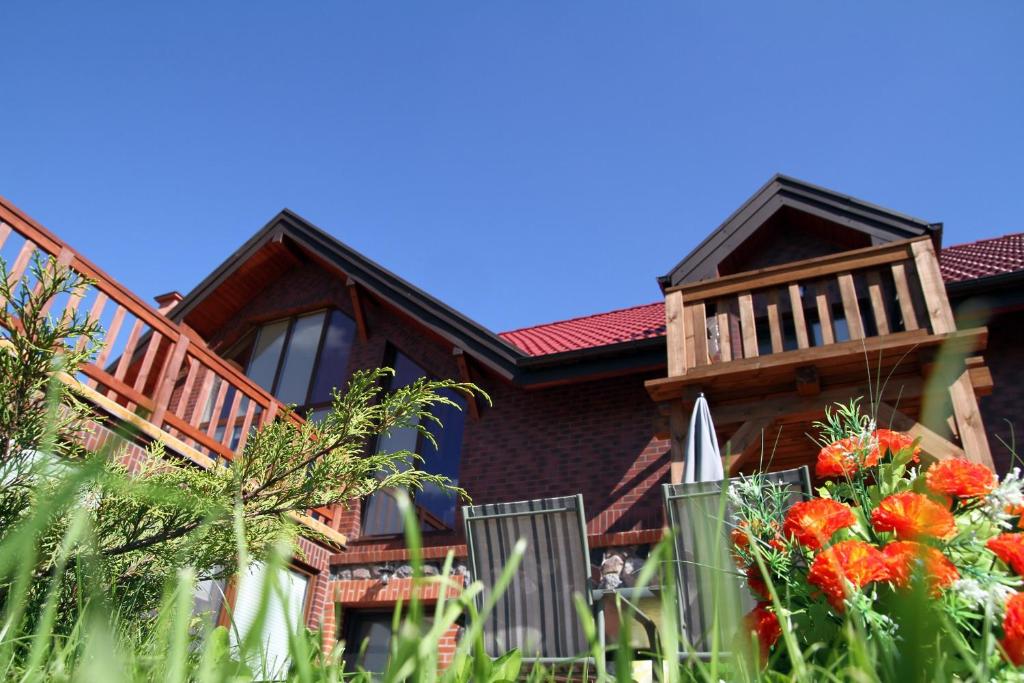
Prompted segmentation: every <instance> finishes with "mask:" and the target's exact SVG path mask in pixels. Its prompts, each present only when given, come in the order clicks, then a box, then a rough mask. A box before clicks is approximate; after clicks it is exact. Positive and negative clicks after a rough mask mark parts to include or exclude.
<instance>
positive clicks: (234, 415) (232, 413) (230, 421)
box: [220, 387, 242, 448]
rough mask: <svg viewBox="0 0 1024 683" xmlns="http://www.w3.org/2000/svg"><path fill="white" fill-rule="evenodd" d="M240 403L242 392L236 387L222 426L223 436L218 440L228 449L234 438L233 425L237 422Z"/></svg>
mask: <svg viewBox="0 0 1024 683" xmlns="http://www.w3.org/2000/svg"><path fill="white" fill-rule="evenodd" d="M241 402H242V390H241V389H238V388H237V387H236V388H235V396H234V398H232V399H231V407H230V408H228V417H227V420H226V421H225V426H224V436H223V437H221V440H220V442H221V443H222V444H224V445H225V446H227V447H228V448H230V447H231V439H232V438H234V435H235V425H236V423H237V422H238V406H239V404H241Z"/></svg>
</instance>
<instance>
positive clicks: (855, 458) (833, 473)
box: [814, 436, 878, 479]
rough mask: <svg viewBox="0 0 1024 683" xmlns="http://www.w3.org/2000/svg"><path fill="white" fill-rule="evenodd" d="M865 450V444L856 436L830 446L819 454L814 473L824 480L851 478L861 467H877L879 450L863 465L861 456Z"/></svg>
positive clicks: (866, 458)
mask: <svg viewBox="0 0 1024 683" xmlns="http://www.w3.org/2000/svg"><path fill="white" fill-rule="evenodd" d="M864 450H865V447H864V442H863V441H862V440H861V439H860V438H859V437H856V436H851V437H849V438H846V439H841V440H839V441H836V442H835V443H832V444H829V445H828V446H825V447H824V448H822V449H821V450H820V451H819V452H818V463H817V464H816V465H815V466H814V473H815V474H816V475H818V477H820V478H822V479H828V478H831V477H849V476H851V475H852V474H853V473H854V472H856V471H857V470H859V469H860V468H861V465H863V466H864V467H871V466H873V465H877V464H878V449H875V450H873V451H872V452H870V453H868V454H867V456H866V457H864V458H863V460H864V462H863V463H862V462H861V454H862V453H863V452H864Z"/></svg>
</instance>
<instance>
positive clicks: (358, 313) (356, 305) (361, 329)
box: [345, 277, 370, 342]
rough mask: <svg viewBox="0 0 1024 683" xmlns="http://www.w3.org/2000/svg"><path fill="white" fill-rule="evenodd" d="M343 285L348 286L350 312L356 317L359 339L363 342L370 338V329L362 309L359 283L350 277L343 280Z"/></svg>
mask: <svg viewBox="0 0 1024 683" xmlns="http://www.w3.org/2000/svg"><path fill="white" fill-rule="evenodd" d="M345 286H346V287H348V295H349V297H351V299H352V313H353V315H355V318H356V331H357V333H358V334H359V341H362V342H365V341H366V340H368V339H369V338H370V330H369V328H368V327H367V325H366V313H365V311H363V298H362V295H361V294H360V293H359V284H358V283H357V282H356V281H355V280H353V279H352V278H351V277H350V278H347V279H346V280H345Z"/></svg>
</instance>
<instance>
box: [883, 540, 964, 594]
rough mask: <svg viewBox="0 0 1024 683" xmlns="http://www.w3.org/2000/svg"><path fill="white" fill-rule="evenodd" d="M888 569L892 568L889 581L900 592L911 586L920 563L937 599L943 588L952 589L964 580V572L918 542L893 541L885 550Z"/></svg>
mask: <svg viewBox="0 0 1024 683" xmlns="http://www.w3.org/2000/svg"><path fill="white" fill-rule="evenodd" d="M882 554H883V555H885V562H886V565H887V566H888V567H889V580H890V581H892V582H893V583H894V584H896V586H897V587H898V588H906V587H908V586H909V585H910V579H911V577H912V576H913V575H914V569H915V565H917V564H918V563H920V566H921V568H922V569H923V573H924V575H925V577H926V581H927V582H928V586H929V588H930V589H931V592H932V594H933V595H936V596H937V595H938V593H939V590H940V589H942V588H949V586H951V585H952V584H953V582H954V581H956V580H957V579H959V578H960V572H958V571H957V570H956V567H955V566H953V563H952V562H950V561H949V559H948V558H947V557H946V556H945V555H943V554H942V552H940V551H939V550H938V549H937V548H933V547H931V546H930V545H925V544H923V543H915V542H914V541H893V542H892V543H890V544H889V545H887V546H885V547H884V548H882Z"/></svg>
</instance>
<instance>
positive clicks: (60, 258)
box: [36, 247, 81, 315]
mask: <svg viewBox="0 0 1024 683" xmlns="http://www.w3.org/2000/svg"><path fill="white" fill-rule="evenodd" d="M74 259H75V252H73V251H71V250H70V249H68V248H67V247H62V248H61V250H60V254H58V255H57V265H58V266H63V267H65V268H66V267H68V266H70V265H71V262H72V261H73V260H74ZM38 287H39V285H38V284H37V285H36V288H37V289H38ZM79 291H81V290H80V289H79ZM69 296H70V297H72V298H73V297H74V294H71V295H69ZM79 298H81V297H79ZM55 299H56V297H52V296H51V297H50V298H49V299H47V300H46V302H45V303H44V304H43V306H42V308H40V309H39V312H40V313H41V314H42V315H46V314H47V313H49V312H50V307H51V306H53V302H54V300H55ZM70 303H71V298H69V299H68V304H70ZM76 305H77V304H76ZM65 310H67V306H65Z"/></svg>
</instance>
